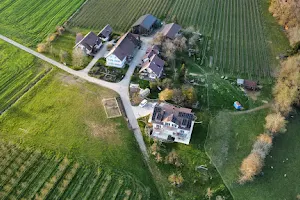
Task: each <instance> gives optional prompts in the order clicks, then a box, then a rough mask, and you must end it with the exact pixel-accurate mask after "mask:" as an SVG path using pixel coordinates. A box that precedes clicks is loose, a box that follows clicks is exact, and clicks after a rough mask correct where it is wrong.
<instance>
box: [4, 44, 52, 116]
mask: <svg viewBox="0 0 300 200" xmlns="http://www.w3.org/2000/svg"><path fill="white" fill-rule="evenodd" d="M0 65H1V70H0V77H1V79H0V113H1V112H3V111H4V110H6V109H7V108H8V107H9V106H10V105H11V104H13V103H14V102H15V101H17V100H18V99H19V98H20V97H21V96H22V95H23V94H24V93H25V92H26V91H27V90H28V89H29V88H30V87H32V85H33V84H34V83H35V82H37V81H38V80H39V79H40V78H41V77H43V75H44V74H45V73H47V71H48V70H49V69H50V66H47V65H46V64H45V63H43V62H42V61H38V60H37V59H36V58H35V57H34V56H32V55H30V54H29V53H26V52H24V51H22V50H20V49H18V48H16V47H14V46H12V45H10V44H8V43H6V42H4V41H2V40H0Z"/></svg>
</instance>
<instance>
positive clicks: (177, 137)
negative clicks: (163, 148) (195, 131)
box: [151, 122, 194, 144]
mask: <svg viewBox="0 0 300 200" xmlns="http://www.w3.org/2000/svg"><path fill="white" fill-rule="evenodd" d="M193 126H194V122H193V123H192V127H193ZM178 131H179V132H178ZM151 136H152V137H155V138H159V139H161V140H164V141H169V142H178V143H183V144H189V143H190V140H191V136H192V133H191V132H180V130H179V129H177V128H175V127H168V126H163V127H160V128H157V127H153V130H152V133H151Z"/></svg>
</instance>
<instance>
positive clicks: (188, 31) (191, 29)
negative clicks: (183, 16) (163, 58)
mask: <svg viewBox="0 0 300 200" xmlns="http://www.w3.org/2000/svg"><path fill="white" fill-rule="evenodd" d="M183 32H184V33H186V34H193V33H194V32H195V28H194V27H193V26H189V27H187V28H186V29H184V30H183Z"/></svg>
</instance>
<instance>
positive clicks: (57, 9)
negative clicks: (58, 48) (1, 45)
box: [0, 0, 84, 47]
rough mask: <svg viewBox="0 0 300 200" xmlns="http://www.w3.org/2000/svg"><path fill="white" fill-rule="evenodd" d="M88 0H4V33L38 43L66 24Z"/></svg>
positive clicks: (0, 18) (0, 7) (0, 8)
mask: <svg viewBox="0 0 300 200" xmlns="http://www.w3.org/2000/svg"><path fill="white" fill-rule="evenodd" d="M83 2H84V0H72V1H67V0H52V1H44V0H35V1H27V0H15V1H11V0H3V1H1V2H0V26H1V29H0V33H1V34H3V35H5V36H7V37H9V38H12V39H15V40H17V41H18V42H20V43H21V44H24V45H27V46H31V47H35V45H36V44H37V43H39V42H41V41H42V40H44V39H45V38H46V37H47V36H48V35H49V34H50V33H53V32H54V31H55V28H56V26H59V25H62V24H63V23H64V22H65V21H66V20H67V19H68V18H69V17H70V16H71V15H72V14H73V13H74V12H75V11H76V10H77V9H78V8H79V7H80V5H81V4H82V3H83Z"/></svg>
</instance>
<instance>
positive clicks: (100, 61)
mask: <svg viewBox="0 0 300 200" xmlns="http://www.w3.org/2000/svg"><path fill="white" fill-rule="evenodd" d="M98 63H99V65H101V66H105V65H106V59H105V58H100V59H99V60H98Z"/></svg>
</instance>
